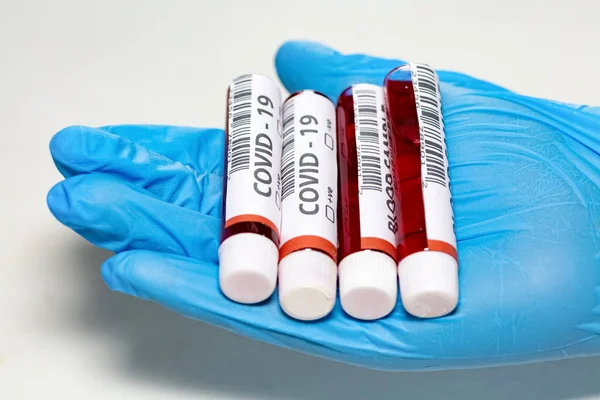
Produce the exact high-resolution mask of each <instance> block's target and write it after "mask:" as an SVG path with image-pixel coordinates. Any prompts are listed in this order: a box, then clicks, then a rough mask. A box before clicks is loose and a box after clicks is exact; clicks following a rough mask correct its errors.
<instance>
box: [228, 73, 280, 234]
mask: <svg viewBox="0 0 600 400" xmlns="http://www.w3.org/2000/svg"><path fill="white" fill-rule="evenodd" d="M229 90H230V92H229V110H228V111H229V112H228V115H229V120H228V136H229V137H228V149H227V198H226V201H225V227H229V226H231V225H234V224H236V223H239V222H260V223H263V224H265V225H267V226H269V227H270V228H271V229H273V230H274V231H275V232H276V233H277V235H279V227H280V221H281V212H280V209H281V199H280V192H281V191H280V177H279V174H280V165H281V92H280V91H279V88H278V87H277V85H276V84H275V83H274V82H273V81H271V80H270V79H268V78H266V77H264V76H261V75H244V76H240V77H239V78H237V79H235V80H234V81H233V83H232V84H231V86H230V88H229Z"/></svg>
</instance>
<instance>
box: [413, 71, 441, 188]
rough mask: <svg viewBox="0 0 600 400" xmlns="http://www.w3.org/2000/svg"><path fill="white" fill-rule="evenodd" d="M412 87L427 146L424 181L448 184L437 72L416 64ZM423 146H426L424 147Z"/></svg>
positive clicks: (423, 141)
mask: <svg viewBox="0 0 600 400" xmlns="http://www.w3.org/2000/svg"><path fill="white" fill-rule="evenodd" d="M412 74H413V86H414V90H415V100H416V103H417V112H418V113H419V119H420V120H419V123H420V124H421V126H420V128H421V133H422V134H423V138H424V139H423V140H421V146H422V147H424V150H425V152H424V156H425V166H426V172H427V173H426V175H425V181H426V182H431V183H437V184H439V185H442V186H444V187H446V185H447V182H448V175H447V169H446V168H447V167H446V163H445V162H444V161H445V160H444V158H445V155H444V152H445V150H444V148H445V146H444V138H443V131H442V130H443V129H444V126H443V120H442V114H441V107H440V98H439V94H438V84H437V77H436V74H435V72H434V71H433V70H432V69H431V68H430V67H429V66H427V65H424V64H413V65H412ZM423 145H424V146H423Z"/></svg>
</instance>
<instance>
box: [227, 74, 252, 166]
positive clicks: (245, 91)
mask: <svg viewBox="0 0 600 400" xmlns="http://www.w3.org/2000/svg"><path fill="white" fill-rule="evenodd" d="M251 113H252V75H243V76H240V77H239V78H237V79H235V80H234V81H233V83H232V85H231V90H230V94H229V115H230V117H229V118H230V120H229V138H228V140H229V157H230V160H229V174H234V173H236V172H238V171H242V170H245V169H249V168H250V131H251V124H250V117H251Z"/></svg>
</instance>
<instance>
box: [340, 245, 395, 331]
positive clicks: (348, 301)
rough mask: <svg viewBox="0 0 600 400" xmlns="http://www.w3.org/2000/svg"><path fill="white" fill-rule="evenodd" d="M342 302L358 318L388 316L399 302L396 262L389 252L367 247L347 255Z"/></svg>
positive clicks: (341, 267) (372, 318)
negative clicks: (397, 300)
mask: <svg viewBox="0 0 600 400" xmlns="http://www.w3.org/2000/svg"><path fill="white" fill-rule="evenodd" d="M339 274H340V302H341V303H342V308H343V309H344V311H346V312H347V313H348V314H350V315H351V316H353V317H354V318H358V319H362V320H374V319H378V318H382V317H385V316H386V315H387V314H389V313H390V312H391V311H392V310H393V309H394V307H395V305H396V299H397V292H398V278H397V274H396V262H395V261H394V260H393V259H392V258H391V257H390V256H388V255H387V254H385V253H381V252H378V251H372V250H363V251H359V252H356V253H354V254H351V255H349V256H347V257H346V258H344V259H343V260H342V262H341V263H340V267H339Z"/></svg>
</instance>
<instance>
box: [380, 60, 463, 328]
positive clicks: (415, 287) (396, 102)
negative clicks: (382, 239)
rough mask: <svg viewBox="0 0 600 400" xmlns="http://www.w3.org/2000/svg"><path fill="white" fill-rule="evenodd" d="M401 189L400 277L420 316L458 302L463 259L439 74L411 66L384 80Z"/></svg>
mask: <svg viewBox="0 0 600 400" xmlns="http://www.w3.org/2000/svg"><path fill="white" fill-rule="evenodd" d="M384 90H385V96H386V107H387V112H388V120H389V125H390V133H391V134H392V142H393V147H394V152H395V158H396V160H395V163H394V164H395V166H396V168H395V175H396V181H397V182H398V187H399V200H400V210H401V212H400V214H399V215H400V223H399V224H398V227H399V230H400V231H399V235H398V259H399V261H400V262H399V265H398V278H399V281H400V295H401V298H402V304H403V306H404V308H405V309H406V311H408V312H409V313H410V314H412V315H414V316H417V317H421V318H433V317H439V316H442V315H445V314H448V313H450V312H451V311H452V310H454V308H455V307H456V305H457V303H458V255H457V252H456V237H455V235H454V217H453V212H452V199H451V195H450V181H449V176H448V159H447V153H446V143H445V135H444V121H443V117H442V109H441V101H440V98H441V97H440V91H439V85H438V77H437V74H436V73H435V72H434V71H433V70H432V69H431V68H430V67H429V66H427V65H425V64H407V65H404V66H401V67H399V68H397V69H395V70H393V71H391V72H390V73H389V74H388V75H387V77H386V78H385V83H384Z"/></svg>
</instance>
